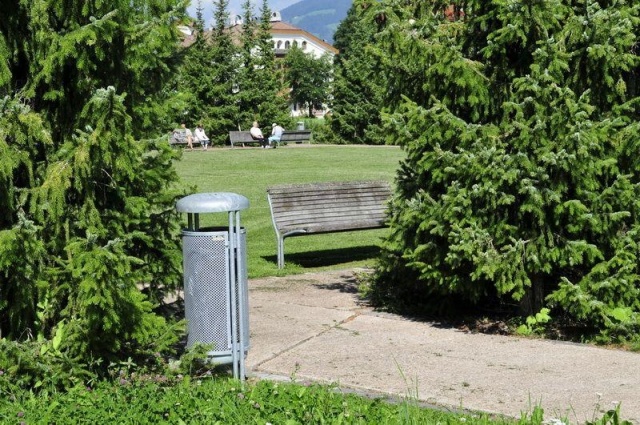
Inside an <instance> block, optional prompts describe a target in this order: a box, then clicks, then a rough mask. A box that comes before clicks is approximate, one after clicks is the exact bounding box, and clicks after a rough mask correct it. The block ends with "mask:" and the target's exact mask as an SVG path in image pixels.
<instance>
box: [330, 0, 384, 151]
mask: <svg viewBox="0 0 640 425" xmlns="http://www.w3.org/2000/svg"><path fill="white" fill-rule="evenodd" d="M361 12H362V6H359V5H357V4H353V5H352V6H351V8H350V9H349V11H348V13H347V16H346V18H345V19H344V20H343V21H342V22H341V23H340V25H339V26H338V28H337V30H336V33H335V35H334V40H335V42H334V46H335V47H336V48H337V49H338V50H339V51H340V53H339V54H338V55H336V56H335V58H334V83H333V101H332V103H331V112H332V115H331V121H330V122H331V129H332V130H333V132H334V133H335V135H336V136H337V139H338V140H339V141H342V142H343V143H366V144H380V143H384V138H383V137H382V135H381V134H380V131H379V130H380V128H379V125H380V122H381V114H382V110H383V109H384V104H383V102H382V96H383V93H384V90H385V86H386V83H385V82H384V80H382V79H381V78H380V76H381V75H382V74H380V73H378V72H376V69H375V68H374V65H375V63H376V62H375V61H374V60H373V57H372V54H371V52H370V51H369V48H370V46H371V45H373V44H374V35H375V30H376V27H375V26H374V25H373V23H372V22H369V21H367V20H365V19H362V17H361Z"/></svg>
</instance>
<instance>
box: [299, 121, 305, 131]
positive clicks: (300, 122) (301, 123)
mask: <svg viewBox="0 0 640 425" xmlns="http://www.w3.org/2000/svg"><path fill="white" fill-rule="evenodd" d="M298 130H304V121H298Z"/></svg>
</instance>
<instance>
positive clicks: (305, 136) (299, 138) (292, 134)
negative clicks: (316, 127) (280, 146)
mask: <svg viewBox="0 0 640 425" xmlns="http://www.w3.org/2000/svg"><path fill="white" fill-rule="evenodd" d="M280 142H295V143H302V142H308V143H311V130H285V131H284V133H282V137H281V138H280Z"/></svg>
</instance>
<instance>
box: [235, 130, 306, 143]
mask: <svg viewBox="0 0 640 425" xmlns="http://www.w3.org/2000/svg"><path fill="white" fill-rule="evenodd" d="M267 138H269V136H267ZM229 141H230V142H231V147H234V146H235V145H237V144H241V145H242V146H244V145H245V144H250V143H258V144H259V143H260V141H259V140H256V139H254V138H253V137H251V133H250V132H248V131H230V132H229ZM280 142H293V143H302V142H308V143H311V130H285V132H284V133H282V137H281V138H280ZM278 145H280V143H278Z"/></svg>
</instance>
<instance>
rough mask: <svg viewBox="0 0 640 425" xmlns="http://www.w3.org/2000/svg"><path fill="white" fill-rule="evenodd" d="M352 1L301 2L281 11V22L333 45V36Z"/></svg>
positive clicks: (305, 0)
mask: <svg viewBox="0 0 640 425" xmlns="http://www.w3.org/2000/svg"><path fill="white" fill-rule="evenodd" d="M352 3H353V0H333V1H330V2H329V1H325V0H302V1H300V2H298V3H295V4H292V5H291V6H289V7H287V8H285V9H282V10H281V11H280V14H281V16H282V20H283V21H285V22H288V23H290V24H292V25H295V26H296V27H298V28H302V29H303V30H305V31H308V32H310V33H311V34H313V35H315V36H316V37H318V38H320V39H322V40H324V41H326V42H327V43H331V44H333V34H334V33H335V31H336V29H337V28H338V25H339V24H340V22H341V21H342V20H343V19H344V18H345V17H346V16H347V12H348V11H349V8H350V7H351V4H352Z"/></svg>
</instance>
